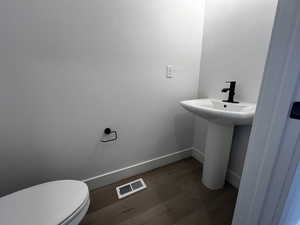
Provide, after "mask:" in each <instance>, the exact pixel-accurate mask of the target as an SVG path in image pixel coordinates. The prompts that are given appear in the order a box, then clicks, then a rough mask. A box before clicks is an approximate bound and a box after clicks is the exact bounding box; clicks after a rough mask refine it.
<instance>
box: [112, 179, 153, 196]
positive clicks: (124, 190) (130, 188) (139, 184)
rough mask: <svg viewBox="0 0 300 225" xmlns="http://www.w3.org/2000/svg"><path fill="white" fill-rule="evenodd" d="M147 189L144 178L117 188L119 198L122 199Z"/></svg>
mask: <svg viewBox="0 0 300 225" xmlns="http://www.w3.org/2000/svg"><path fill="white" fill-rule="evenodd" d="M145 188H147V186H146V184H145V182H144V180H143V179H142V178H140V179H137V180H134V181H132V182H130V183H127V184H123V185H121V186H118V187H116V190H117V194H118V198H119V199H122V198H125V197H127V196H129V195H132V194H134V193H136V192H138V191H141V190H143V189H145Z"/></svg>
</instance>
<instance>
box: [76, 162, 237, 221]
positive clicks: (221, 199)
mask: <svg viewBox="0 0 300 225" xmlns="http://www.w3.org/2000/svg"><path fill="white" fill-rule="evenodd" d="M140 177H142V178H143V179H144V181H145V183H146V185H147V189H146V190H143V191H141V192H139V193H137V194H134V195H132V196H129V197H127V198H125V199H122V200H118V199H117V195H116V192H115V187H116V186H118V185H121V184H124V183H126V182H129V181H132V180H135V179H137V178H140ZM236 197H237V190H236V189H235V188H234V187H232V186H231V185H230V184H226V185H225V187H224V189H222V190H218V191H211V190H209V189H207V188H206V187H204V186H203V185H202V183H201V164H200V163H199V162H198V161H196V160H194V159H192V158H188V159H185V160H181V161H179V162H176V163H173V164H170V165H168V166H165V167H161V168H159V169H155V170H152V171H150V172H147V173H144V174H141V175H139V176H134V177H131V178H128V179H125V180H122V181H120V182H118V183H115V184H112V185H108V186H105V187H102V188H99V189H97V190H95V191H92V192H91V205H90V209H89V211H88V214H87V215H86V217H85V218H84V219H83V221H82V222H81V224H80V225H230V224H231V220H232V216H233V211H234V206H235V201H236Z"/></svg>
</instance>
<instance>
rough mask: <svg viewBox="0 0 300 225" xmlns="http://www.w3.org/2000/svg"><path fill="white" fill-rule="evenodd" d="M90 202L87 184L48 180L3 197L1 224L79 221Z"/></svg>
mask: <svg viewBox="0 0 300 225" xmlns="http://www.w3.org/2000/svg"><path fill="white" fill-rule="evenodd" d="M89 203H90V200H89V191H88V187H87V185H86V184H85V183H83V182H81V181H73V180H62V181H53V182H48V183H44V184H40V185H36V186H33V187H30V188H27V189H24V190H21V191H18V192H15V193H12V194H10V195H7V196H4V197H2V198H0V218H1V224H3V225H67V224H68V225H69V224H72V225H73V224H78V223H79V221H80V220H81V219H82V218H83V216H84V215H85V214H86V211H87V209H88V206H89ZM76 221H78V222H76Z"/></svg>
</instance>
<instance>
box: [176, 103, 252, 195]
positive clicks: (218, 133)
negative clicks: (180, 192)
mask: <svg viewBox="0 0 300 225" xmlns="http://www.w3.org/2000/svg"><path fill="white" fill-rule="evenodd" d="M180 104H181V105H182V106H183V107H184V108H185V109H186V110H188V111H189V112H192V113H193V114H195V115H196V116H199V117H201V118H204V119H206V120H207V121H208V126H207V135H206V144H205V149H204V151H205V154H204V163H203V174H202V183H203V184H204V185H205V186H206V187H208V188H209V189H212V190H216V189H220V188H222V187H223V186H224V183H225V178H226V172H227V167H228V162H229V158H230V152H231V142H232V136H233V130H234V126H235V125H247V124H248V125H249V124H251V123H252V120H253V117H254V114H255V110H256V105H255V104H252V103H243V102H241V103H227V102H223V101H222V100H218V99H208V98H207V99H194V100H188V101H182V102H180Z"/></svg>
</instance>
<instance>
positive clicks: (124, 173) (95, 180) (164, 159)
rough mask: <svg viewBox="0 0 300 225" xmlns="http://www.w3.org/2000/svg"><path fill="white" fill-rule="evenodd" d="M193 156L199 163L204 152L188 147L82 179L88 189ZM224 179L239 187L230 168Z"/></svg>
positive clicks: (235, 174)
mask: <svg viewBox="0 0 300 225" xmlns="http://www.w3.org/2000/svg"><path fill="white" fill-rule="evenodd" d="M188 157H193V158H195V159H196V160H197V161H199V162H200V163H203V162H204V153H203V152H201V151H199V150H198V149H196V148H188V149H184V150H182V151H178V152H174V153H171V154H168V155H164V156H161V157H157V158H154V159H151V160H147V161H143V162H140V163H136V164H134V165H131V166H128V167H124V168H121V169H118V170H114V171H111V172H108V173H104V174H101V175H98V176H95V177H91V178H88V179H85V180H83V181H84V182H85V183H86V184H87V185H88V186H89V189H90V190H93V189H96V188H99V187H103V186H105V185H108V184H112V183H114V182H117V181H120V180H122V179H125V178H128V177H131V176H134V175H138V174H141V173H144V172H147V171H150V170H153V169H156V168H159V167H162V166H165V165H168V164H170V163H173V162H177V161H179V160H182V159H185V158H188ZM226 180H227V181H228V182H229V183H230V184H231V185H232V186H234V187H236V188H239V185H240V176H239V175H238V174H237V173H235V172H234V171H232V170H229V171H228V172H227V175H226Z"/></svg>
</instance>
